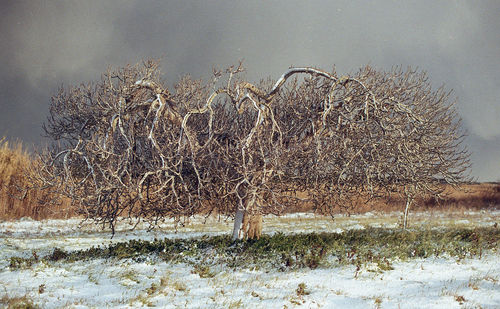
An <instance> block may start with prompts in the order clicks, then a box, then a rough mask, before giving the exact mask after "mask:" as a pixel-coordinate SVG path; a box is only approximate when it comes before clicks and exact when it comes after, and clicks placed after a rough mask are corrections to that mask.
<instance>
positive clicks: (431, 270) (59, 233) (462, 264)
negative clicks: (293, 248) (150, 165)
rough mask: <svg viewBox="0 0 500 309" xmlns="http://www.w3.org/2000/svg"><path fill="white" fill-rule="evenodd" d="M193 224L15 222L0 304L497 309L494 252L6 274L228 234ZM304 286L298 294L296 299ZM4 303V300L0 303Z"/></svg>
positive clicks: (363, 222) (294, 219)
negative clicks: (292, 266)
mask: <svg viewBox="0 0 500 309" xmlns="http://www.w3.org/2000/svg"><path fill="white" fill-rule="evenodd" d="M499 218H500V212H499V211H490V212H480V211H478V212H467V213H421V214H414V215H413V216H412V217H410V220H412V221H410V222H413V224H415V225H419V224H422V225H425V224H427V225H428V224H431V223H430V221H431V219H432V220H434V221H433V222H434V223H432V224H435V226H436V227H438V226H441V225H452V226H460V225H463V226H470V224H474V226H488V225H492V224H494V223H495V222H498V219H499ZM398 220H400V214H387V215H381V214H377V213H369V214H366V215H355V216H349V217H347V216H345V217H344V216H339V217H338V218H337V219H335V220H334V221H332V220H331V219H329V218H326V217H318V216H314V215H311V214H293V215H287V216H284V217H281V218H277V217H266V218H264V227H265V229H264V233H273V232H277V231H281V232H285V233H292V232H301V231H306V232H311V231H313V230H316V231H333V232H342V231H345V230H347V229H353V228H354V229H355V228H366V227H368V226H378V227H393V226H394V225H397V221H398ZM204 221H205V218H195V219H193V220H191V221H190V222H189V223H188V224H186V226H185V227H183V228H179V229H178V231H177V233H176V230H175V227H174V225H173V221H168V220H167V221H166V222H165V223H164V224H162V226H160V229H158V230H156V231H153V232H147V231H146V230H147V225H146V224H139V226H138V229H136V230H134V231H131V230H130V226H129V225H128V224H127V223H126V222H124V223H122V224H121V225H119V226H118V229H117V234H116V235H115V237H114V238H112V239H111V238H110V233H109V231H104V232H103V231H100V230H99V229H97V227H96V226H94V225H84V226H83V227H82V228H81V229H79V228H77V226H78V225H79V223H80V221H79V220H77V219H69V220H44V221H33V220H30V219H22V220H18V221H13V222H0V299H2V297H3V298H4V299H5V298H11V299H12V298H15V297H23V296H26V297H27V298H28V299H30V300H31V301H32V302H33V303H34V304H36V305H39V306H41V307H43V308H88V307H99V308H101V307H108V308H136V307H147V306H153V307H160V308H178V307H182V308H227V307H233V308H238V307H239V308H285V307H286V308H295V307H302V308H377V307H380V308H460V307H462V306H466V307H468V308H475V307H478V308H479V307H481V308H499V307H500V283H499V281H500V263H498V260H499V255H498V253H488V254H485V255H483V256H482V257H481V258H480V259H479V258H474V259H470V258H469V259H461V260H457V259H456V258H449V257H439V258H429V259H414V260H411V261H407V262H398V261H393V263H392V266H393V268H394V269H393V270H388V271H380V270H377V268H376V267H372V266H371V265H366V266H364V267H362V268H361V269H356V267H355V266H339V267H333V268H328V269H314V270H311V269H299V270H289V271H278V270H276V271H274V270H273V271H269V270H265V269H263V270H255V269H254V270H251V269H237V270H233V269H232V268H227V267H225V266H224V265H219V266H217V267H212V271H214V272H215V273H216V275H215V276H214V277H212V278H201V277H200V276H199V275H198V274H196V273H194V272H193V266H192V265H188V264H173V263H167V262H165V261H163V260H160V259H157V258H155V257H151V258H147V259H145V260H144V261H141V262H137V261H133V260H130V259H124V260H117V259H108V260H104V259H91V260H88V261H78V262H71V263H69V262H51V263H44V262H39V263H36V264H34V265H33V266H32V267H31V268H28V269H19V270H11V269H10V268H9V266H8V265H9V261H8V259H9V258H10V257H12V256H22V257H29V256H31V254H32V250H36V251H37V253H38V254H39V255H44V254H47V253H49V252H51V251H52V250H53V248H54V247H59V248H63V249H64V250H66V251H71V250H77V249H85V248H89V247H91V246H97V245H101V244H109V243H114V242H120V241H125V240H129V239H153V238H165V237H169V238H185V237H200V236H201V235H206V234H208V235H218V234H229V232H230V230H231V222H230V221H224V220H218V219H215V218H209V219H207V220H206V221H207V222H206V224H205V225H203V224H202V223H203V222H204ZM299 284H305V288H306V292H307V293H304V294H303V295H302V294H300V293H298V292H297V288H298V286H299ZM0 304H1V303H0Z"/></svg>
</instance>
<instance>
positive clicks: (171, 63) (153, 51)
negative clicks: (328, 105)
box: [0, 0, 500, 181]
mask: <svg viewBox="0 0 500 309" xmlns="http://www.w3.org/2000/svg"><path fill="white" fill-rule="evenodd" d="M498 16H500V3H499V2H498V1H413V2H402V1H376V2H365V1H273V2H270V1H266V2H264V1H262V2H256V1H244V2H243V1H239V2H237V1H207V2H205V1H139V0H137V1H121V0H120V1H118V0H117V1H115V0H112V1H111V0H108V1H94V0H92V1H90V0H87V1H50V0H47V1H14V0H5V1H1V3H0V42H1V44H0V61H1V68H2V69H1V71H0V107H1V111H2V112H1V113H0V136H3V135H5V136H7V137H9V138H10V139H16V138H20V139H22V140H24V141H26V142H28V143H35V144H38V143H39V141H40V139H41V138H40V135H41V133H42V129H41V124H42V122H43V121H44V120H45V118H46V115H47V114H48V107H49V102H50V96H51V95H53V94H55V92H56V90H57V88H58V87H60V86H61V84H65V85H68V84H78V83H80V82H86V81H90V80H96V79H98V78H99V76H100V73H102V72H103V71H104V70H105V69H106V67H107V66H109V65H112V66H123V65H124V64H126V63H136V62H137V61H139V60H140V59H142V58H145V57H151V56H152V57H162V59H163V60H162V68H163V72H164V74H165V77H166V78H167V79H168V81H169V84H173V83H174V82H175V81H177V79H178V78H179V77H180V76H181V75H183V74H191V75H193V76H194V77H208V76H209V74H210V73H211V71H212V67H213V66H225V65H229V64H236V63H237V62H238V60H240V59H244V64H245V66H246V67H247V68H248V72H247V78H248V79H249V80H254V81H257V80H259V79H260V78H264V77H267V76H271V77H272V78H278V75H279V74H281V72H283V71H284V70H285V69H286V68H288V67H289V66H291V65H296V66H302V65H312V66H317V67H320V68H324V69H326V70H329V69H330V68H331V67H332V66H335V67H336V68H337V71H338V72H339V73H342V72H352V71H356V70H357V69H358V68H359V67H360V66H362V65H364V64H370V65H372V66H375V67H379V68H383V69H388V68H390V67H392V66H394V65H402V66H407V65H411V66H418V67H419V68H420V69H422V70H426V71H428V72H429V76H430V78H431V81H432V82H433V84H434V86H435V87H439V86H441V85H442V84H445V85H446V87H447V88H449V89H454V96H456V97H457V98H458V103H457V109H458V112H459V114H460V115H461V117H462V118H463V119H464V125H465V127H466V129H467V130H468V132H469V137H468V138H467V140H466V142H467V144H469V145H470V149H471V151H472V152H473V156H472V161H473V167H472V173H473V175H474V176H476V177H478V179H479V180H480V181H488V180H489V181H494V180H498V179H500V99H499V98H500V87H499V85H498V80H500V76H499V75H500V57H499V56H500V35H499V31H500V19H499V18H498Z"/></svg>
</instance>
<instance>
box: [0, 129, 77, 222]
mask: <svg viewBox="0 0 500 309" xmlns="http://www.w3.org/2000/svg"><path fill="white" fill-rule="evenodd" d="M35 163H36V161H35V160H33V158H32V157H31V156H30V154H29V153H28V152H27V151H26V150H25V149H23V145H22V143H21V142H17V143H13V144H11V143H9V142H8V141H7V140H6V139H5V138H0V220H11V219H19V218H22V217H31V218H33V219H35V220H41V219H49V218H54V219H56V218H68V217H72V216H74V215H75V210H74V209H73V208H72V207H71V204H70V202H69V200H64V199H62V200H61V199H59V200H60V202H58V203H45V201H49V200H50V201H53V200H55V199H53V196H51V195H52V194H53V193H51V192H50V191H49V190H47V189H35V188H33V187H34V186H33V184H32V183H31V182H30V181H29V176H30V174H29V173H30V169H31V168H33V167H34V164H35Z"/></svg>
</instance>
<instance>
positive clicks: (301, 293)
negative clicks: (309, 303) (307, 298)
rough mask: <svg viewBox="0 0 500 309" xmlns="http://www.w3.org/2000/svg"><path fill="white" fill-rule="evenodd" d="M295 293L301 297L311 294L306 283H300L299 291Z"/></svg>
mask: <svg viewBox="0 0 500 309" xmlns="http://www.w3.org/2000/svg"><path fill="white" fill-rule="evenodd" d="M295 293H297V296H299V297H301V296H304V295H309V294H311V292H310V291H309V290H308V289H307V286H306V284H305V283H304V282H302V283H299V285H298V287H297V289H296V290H295Z"/></svg>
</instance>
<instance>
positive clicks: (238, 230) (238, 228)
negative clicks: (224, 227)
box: [233, 207, 245, 240]
mask: <svg viewBox="0 0 500 309" xmlns="http://www.w3.org/2000/svg"><path fill="white" fill-rule="evenodd" d="M244 215H245V209H243V208H242V207H237V208H236V214H235V215H234V227H233V240H236V239H243V216H244Z"/></svg>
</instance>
